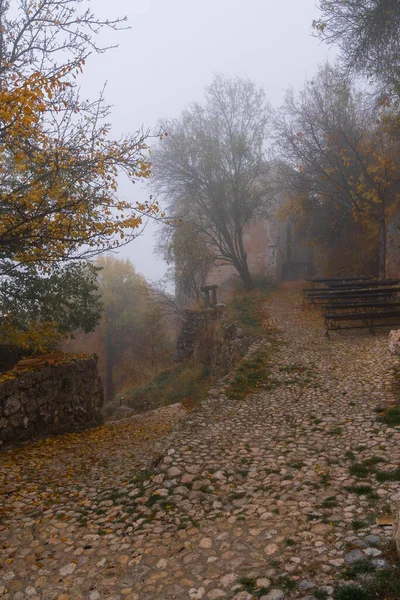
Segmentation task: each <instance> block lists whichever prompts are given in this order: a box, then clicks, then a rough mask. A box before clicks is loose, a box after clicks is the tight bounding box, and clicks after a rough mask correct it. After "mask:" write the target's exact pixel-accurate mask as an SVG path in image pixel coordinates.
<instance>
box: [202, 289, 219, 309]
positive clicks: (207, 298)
mask: <svg viewBox="0 0 400 600" xmlns="http://www.w3.org/2000/svg"><path fill="white" fill-rule="evenodd" d="M217 288H218V286H217V285H203V287H202V288H201V291H202V292H203V295H204V307H205V308H216V307H217V302H218V301H217ZM210 292H211V302H210Z"/></svg>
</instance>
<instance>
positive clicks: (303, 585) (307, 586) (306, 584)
mask: <svg viewBox="0 0 400 600" xmlns="http://www.w3.org/2000/svg"><path fill="white" fill-rule="evenodd" d="M313 587H315V583H313V582H312V581H300V583H299V588H300V589H301V590H311V589H312V588H313Z"/></svg>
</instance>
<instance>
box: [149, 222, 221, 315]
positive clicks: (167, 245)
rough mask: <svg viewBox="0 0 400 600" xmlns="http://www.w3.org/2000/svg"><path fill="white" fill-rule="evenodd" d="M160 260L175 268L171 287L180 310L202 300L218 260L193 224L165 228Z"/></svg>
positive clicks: (161, 241)
mask: <svg viewBox="0 0 400 600" xmlns="http://www.w3.org/2000/svg"><path fill="white" fill-rule="evenodd" d="M157 251H158V254H159V255H160V256H162V258H163V259H164V260H165V261H166V262H167V264H168V265H172V266H171V268H170V270H169V271H168V274H167V279H168V281H169V283H173V284H174V285H175V294H176V302H177V305H178V306H181V307H182V306H185V305H186V306H187V305H188V304H193V302H196V301H198V300H200V297H201V287H202V286H203V285H205V284H206V282H207V276H208V274H209V273H210V271H211V269H212V267H213V266H214V264H215V258H214V255H213V253H212V252H211V250H210V248H209V246H208V245H207V243H206V241H205V239H204V236H202V235H201V234H199V232H198V231H197V229H196V227H195V226H194V225H193V224H192V223H191V222H184V223H180V224H178V225H177V226H176V227H173V228H166V227H164V228H163V230H162V231H161V235H160V236H159V239H158V242H157Z"/></svg>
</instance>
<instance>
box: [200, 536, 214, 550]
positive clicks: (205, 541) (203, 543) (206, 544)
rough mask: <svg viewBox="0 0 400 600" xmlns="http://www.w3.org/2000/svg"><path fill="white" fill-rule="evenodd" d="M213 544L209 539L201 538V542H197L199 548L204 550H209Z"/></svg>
mask: <svg viewBox="0 0 400 600" xmlns="http://www.w3.org/2000/svg"><path fill="white" fill-rule="evenodd" d="M212 544H213V542H212V539H211V538H203V539H202V540H200V542H199V547H200V548H203V549H206V548H211V546H212Z"/></svg>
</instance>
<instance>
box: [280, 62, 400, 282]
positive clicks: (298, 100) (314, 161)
mask: <svg viewBox="0 0 400 600" xmlns="http://www.w3.org/2000/svg"><path fill="white" fill-rule="evenodd" d="M276 135H277V140H278V147H279V149H280V153H281V156H282V157H283V158H284V159H285V161H287V162H288V163H289V165H290V167H291V169H289V170H288V171H287V173H286V175H285V187H286V189H287V191H289V193H290V194H291V195H292V197H293V198H295V199H296V200H297V201H302V202H303V205H304V203H308V204H309V205H312V204H313V205H314V206H315V207H316V208H317V207H320V206H321V205H324V206H325V207H329V209H330V210H331V211H337V210H338V209H339V207H340V210H341V211H342V214H343V215H346V214H347V216H348V218H352V219H354V220H356V221H357V220H358V221H364V222H367V221H369V222H372V223H375V224H376V225H377V227H379V239H380V249H379V274H380V276H384V275H385V258H386V231H387V219H388V213H389V209H390V206H391V204H392V203H393V201H394V199H395V198H396V194H397V187H398V183H397V182H398V168H397V164H398V161H397V158H398V148H397V143H396V141H395V140H394V139H393V138H392V137H391V135H390V132H389V131H388V129H387V127H386V117H385V116H384V115H383V114H382V113H381V112H380V109H378V108H377V107H376V106H375V105H373V104H372V103H371V102H369V101H368V99H367V100H366V99H365V95H364V94H362V93H361V92H357V91H356V90H355V89H354V88H352V87H351V85H350V84H349V83H348V82H344V81H343V78H342V76H341V73H340V70H339V69H337V68H332V67H330V66H329V65H326V66H325V67H323V68H321V69H320V71H319V73H318V74H317V76H316V77H315V79H314V80H312V81H310V82H307V83H306V85H305V88H304V90H303V91H302V92H301V93H300V94H299V95H295V94H294V92H293V91H289V92H288V93H287V95H286V99H285V103H284V105H283V107H282V108H281V110H280V111H279V113H278V115H277V118H276Z"/></svg>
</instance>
